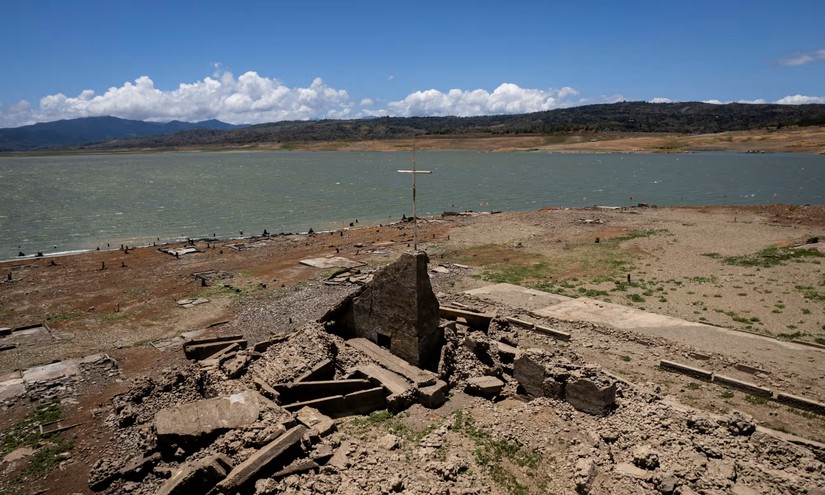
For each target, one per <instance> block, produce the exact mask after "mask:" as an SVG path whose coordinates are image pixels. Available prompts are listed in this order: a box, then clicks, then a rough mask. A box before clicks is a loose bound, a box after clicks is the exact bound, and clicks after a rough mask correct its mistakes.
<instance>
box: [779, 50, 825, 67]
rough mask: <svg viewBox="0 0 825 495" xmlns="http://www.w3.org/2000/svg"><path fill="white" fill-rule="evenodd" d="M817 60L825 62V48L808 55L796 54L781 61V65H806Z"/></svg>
mask: <svg viewBox="0 0 825 495" xmlns="http://www.w3.org/2000/svg"><path fill="white" fill-rule="evenodd" d="M817 60H825V48H823V49H821V50H815V51H813V52H808V53H795V54H793V55H788V56H787V57H785V58H782V59H780V60H779V64H780V65H806V64H810V63H811V62H816V61H817Z"/></svg>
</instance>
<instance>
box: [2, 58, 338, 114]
mask: <svg viewBox="0 0 825 495" xmlns="http://www.w3.org/2000/svg"><path fill="white" fill-rule="evenodd" d="M216 69H219V67H216ZM18 106H19V104H18ZM351 112H352V103H351V102H350V99H349V95H348V94H347V92H346V91H345V90H339V89H335V88H332V87H330V86H328V85H327V84H325V83H324V82H323V81H322V80H321V79H319V78H316V79H315V80H313V81H312V83H311V84H310V85H309V87H305V88H301V87H296V88H290V87H288V86H286V85H284V84H283V83H281V82H280V81H278V80H276V79H271V78H267V77H261V76H259V75H258V74H257V73H256V72H251V71H250V72H246V73H244V74H242V75H241V76H240V77H238V78H237V79H236V78H235V77H234V76H233V75H232V73H230V72H225V71H224V72H221V73H218V72H216V74H215V76H214V77H207V78H205V79H203V80H202V81H197V82H194V83H191V84H180V85H179V86H178V88H177V89H174V90H171V91H162V90H160V89H158V88H156V87H155V85H154V82H153V81H152V80H151V79H150V78H149V77H148V76H141V77H139V78H137V79H136V80H135V81H134V83H132V82H126V83H124V84H123V86H120V87H112V88H109V89H108V90H107V91H106V92H105V93H104V94H102V95H96V94H95V92H94V91H92V90H84V91H82V92H81V93H80V94H79V95H77V96H74V97H68V96H66V95H64V94H62V93H58V94H54V95H48V96H45V97H43V98H41V99H40V105H39V107H38V108H34V109H30V110H29V109H24V111H21V110H19V109H17V110H15V109H14V108H13V107H8V108H7V107H0V127H8V126H17V125H25V124H30V123H34V122H47V121H52V120H59V119H71V118H78V117H91V116H104V115H112V116H115V117H121V118H125V119H135V120H149V121H159V122H160V121H169V120H184V121H189V122H194V121H199V120H206V119H213V118H217V119H219V120H223V121H225V122H230V123H238V124H240V123H260V122H273V121H279V120H307V119H313V118H344V117H348V116H350V115H351Z"/></svg>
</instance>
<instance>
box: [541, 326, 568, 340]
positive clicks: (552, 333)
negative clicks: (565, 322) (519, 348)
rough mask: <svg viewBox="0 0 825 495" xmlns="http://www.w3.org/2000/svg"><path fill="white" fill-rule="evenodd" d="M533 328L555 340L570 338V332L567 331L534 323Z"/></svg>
mask: <svg viewBox="0 0 825 495" xmlns="http://www.w3.org/2000/svg"><path fill="white" fill-rule="evenodd" d="M535 330H536V332H538V333H540V334H542V335H547V336H548V337H553V338H554V339H557V340H570V338H571V336H570V334H569V333H567V332H562V331H561V330H556V329H555V328H550V327H545V326H543V325H536V328H535Z"/></svg>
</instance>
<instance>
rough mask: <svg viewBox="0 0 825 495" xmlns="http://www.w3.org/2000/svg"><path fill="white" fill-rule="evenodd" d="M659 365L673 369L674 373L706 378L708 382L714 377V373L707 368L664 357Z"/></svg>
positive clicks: (665, 368) (700, 378)
mask: <svg viewBox="0 0 825 495" xmlns="http://www.w3.org/2000/svg"><path fill="white" fill-rule="evenodd" d="M659 367H660V368H662V369H663V370H667V371H672V372H674V373H680V374H682V375H687V376H690V377H693V378H697V379H699V380H704V381H706V382H709V381H711V379H712V378H713V373H711V372H710V371H707V370H703V369H701V368H695V367H693V366H688V365H686V364H681V363H676V362H674V361H668V360H666V359H662V360H661V361H660V362H659Z"/></svg>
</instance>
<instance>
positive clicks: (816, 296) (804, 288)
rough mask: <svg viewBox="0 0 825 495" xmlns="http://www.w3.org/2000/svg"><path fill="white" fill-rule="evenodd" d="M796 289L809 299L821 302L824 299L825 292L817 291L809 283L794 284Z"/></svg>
mask: <svg viewBox="0 0 825 495" xmlns="http://www.w3.org/2000/svg"><path fill="white" fill-rule="evenodd" d="M794 288H795V289H796V290H798V291H799V292H801V293H802V297H804V298H805V299H807V300H809V301H816V302H823V301H825V292H818V291H817V290H816V289H815V288H814V287H812V286H810V285H796V286H794Z"/></svg>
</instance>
